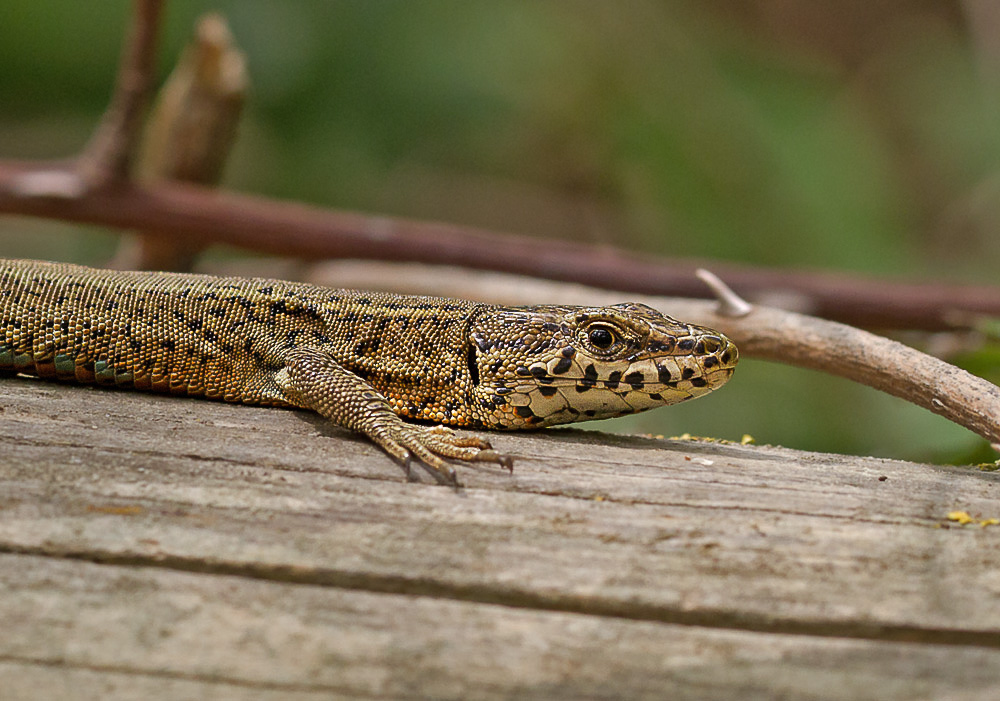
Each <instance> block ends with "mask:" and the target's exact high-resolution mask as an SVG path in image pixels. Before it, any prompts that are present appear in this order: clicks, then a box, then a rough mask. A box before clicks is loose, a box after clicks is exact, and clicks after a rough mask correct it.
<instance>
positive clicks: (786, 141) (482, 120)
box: [0, 0, 1000, 459]
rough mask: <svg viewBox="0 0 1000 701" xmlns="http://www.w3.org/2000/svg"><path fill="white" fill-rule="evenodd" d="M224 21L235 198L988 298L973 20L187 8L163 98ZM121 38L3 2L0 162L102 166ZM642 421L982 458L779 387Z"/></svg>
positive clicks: (737, 12)
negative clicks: (241, 105)
mask: <svg viewBox="0 0 1000 701" xmlns="http://www.w3.org/2000/svg"><path fill="white" fill-rule="evenodd" d="M778 5H781V6H782V7H783V6H785V5H789V4H778ZM791 5H795V3H792V4H791ZM931 5H933V4H931ZM942 6H943V4H942ZM786 9H787V8H786ZM208 10H220V11H222V12H223V13H224V14H225V15H226V16H227V17H228V19H229V21H230V24H231V27H232V29H233V32H234V34H235V36H236V38H237V41H238V43H239V44H240V46H241V47H242V48H243V49H244V50H245V51H246V53H247V56H248V60H249V68H250V73H251V76H252V80H253V86H254V87H253V93H252V97H251V100H250V103H249V106H248V110H247V114H246V119H245V122H244V124H243V127H242V130H241V136H240V139H239V141H238V145H237V150H236V153H235V154H234V156H233V159H232V162H231V163H230V166H229V168H228V171H227V185H228V186H230V187H234V188H237V189H241V190H245V191H250V192H259V193H264V194H267V195H271V196H280V197H286V198H293V199H298V200H304V201H311V202H316V203H319V204H324V205H329V206H336V207H347V208H353V209H361V210H367V211H373V212H381V213H386V214H397V215H403V216H417V217H426V218H433V219H437V220H445V221H453V222H456V223H468V224H473V225H481V226H488V227H492V228H494V229H497V230H507V231H513V232H519V233H529V234H537V235H543V236H557V237H572V238H576V239H583V240H593V241H596V242H605V241H610V242H614V243H616V244H619V245H622V246H627V247H631V248H636V249H641V250H647V251H650V252H655V253H659V254H666V255H675V256H698V257H716V258H725V259H730V260H735V261H740V262H745V263H750V264H766V265H777V266H795V267H814V268H828V269H846V270H854V271H863V272H866V273H870V274H872V275H877V276H881V277H887V278H888V277H891V276H894V275H899V274H907V275H910V276H925V277H934V278H939V279H940V278H950V279H953V280H956V281H962V280H979V281H984V282H990V281H992V279H993V270H995V268H996V265H997V262H998V260H997V259H998V257H1000V244H998V243H997V242H998V241H1000V237H998V236H997V235H996V234H997V231H996V228H997V222H998V221H1000V217H998V216H994V215H996V214H1000V179H998V178H997V176H996V170H997V163H998V159H1000V128H998V126H1000V120H998V119H997V118H996V117H997V115H996V107H997V104H998V100H997V94H996V85H997V80H996V79H997V76H996V75H994V74H992V73H991V72H990V64H989V62H988V56H979V55H977V53H976V46H975V44H974V42H973V41H972V40H971V39H970V38H969V36H968V34H967V32H966V29H965V27H964V26H963V24H962V21H961V18H956V17H954V16H953V15H952V14H950V13H949V12H947V11H944V10H934V9H930V8H929V7H928V6H927V4H926V3H920V2H916V0H914V1H913V2H910V3H908V2H902V3H894V4H893V5H892V9H891V12H890V11H888V10H886V11H883V10H879V9H878V4H877V3H876V4H873V5H872V7H870V8H867V9H865V10H863V13H866V14H865V15H864V17H862V18H860V19H859V18H858V17H857V16H855V15H856V13H857V12H862V10H860V9H859V6H856V5H854V4H852V5H837V4H836V3H834V4H827V3H816V4H814V5H810V4H801V7H799V8H798V10H797V12H798V13H799V14H798V15H794V16H792V17H786V16H784V15H783V14H782V13H783V10H782V9H781V8H780V7H778V6H776V5H774V4H769V10H768V11H767V12H765V11H764V10H762V9H761V8H760V7H758V6H757V4H755V3H743V2H736V0H732V1H729V2H726V1H724V0H715V1H713V2H699V1H696V0H690V1H687V2H683V1H679V0H676V1H671V2H652V1H643V0H628V1H627V2H622V3H610V2H600V1H598V0H545V1H538V2H531V3H527V2H522V1H515V0H424V1H423V2H419V3H414V2H402V1H401V0H381V1H379V2H372V1H371V0H339V1H337V2H325V1H321V0H311V1H302V2H278V1H277V0H225V1H221V2H215V3H208V2H204V1H202V0H173V1H172V2H169V3H167V26H166V31H165V35H164V38H163V50H162V51H161V55H162V57H163V59H162V69H161V74H162V75H163V76H165V75H166V72H167V71H168V70H169V65H170V62H171V61H172V59H173V57H175V56H176V55H177V52H178V51H179V49H180V47H181V46H182V45H183V43H184V41H186V39H187V37H188V35H189V34H190V31H191V27H192V25H193V22H194V20H195V18H196V17H197V16H198V15H199V14H200V13H202V12H205V11H208ZM126 12H127V4H126V3H67V2H64V1H61V0H5V2H3V3H0V65H3V66H4V70H2V71H0V153H2V154H3V155H5V156H10V157H48V156H61V155H66V154H69V153H72V152H73V151H75V150H76V149H78V148H79V147H80V145H82V144H83V143H84V142H85V140H86V138H87V136H88V134H89V131H90V129H91V128H92V126H93V124H94V123H95V122H96V120H97V118H98V117H99V114H100V112H101V110H102V109H103V107H104V105H105V103H106V101H107V97H108V95H109V93H110V90H111V84H112V79H113V76H114V71H115V67H116V63H117V54H118V49H119V46H120V43H121V35H122V31H123V28H124V26H125V24H126V21H125V20H126ZM789 12H790V10H789ZM861 19H863V20H864V21H861ZM791 20H795V21H791ZM994 69H995V67H994ZM25 226H28V225H25ZM21 227H22V225H21V224H18V223H14V222H7V223H5V224H4V225H3V228H4V230H5V231H6V232H8V234H7V235H8V237H10V238H12V239H13V242H12V243H11V244H10V245H5V249H4V252H5V253H11V254H17V255H36V256H39V257H46V258H63V257H82V258H87V257H88V256H90V257H95V256H96V255H97V254H96V253H95V252H94V250H93V249H87V248H86V247H85V246H84V245H83V244H81V243H79V241H80V240H81V239H80V238H79V235H78V234H76V233H73V234H72V235H70V236H67V235H65V234H64V233H60V232H64V231H65V227H54V228H53V229H51V231H55V232H57V233H50V234H45V235H44V236H48V237H49V238H44V237H43V238H37V237H35V236H32V237H25V236H23V235H20V234H22V233H23V231H25V229H23V228H21ZM30 229H31V231H33V232H35V231H37V226H36V225H34V224H32V225H30ZM47 231H49V230H47ZM53 237H54V238H53ZM107 240H108V239H106V238H103V239H100V243H99V244H98V245H99V246H100V247H101V248H100V250H101V251H106V248H107V245H108V244H107ZM70 241H72V243H69V242H70ZM33 242H39V243H37V244H36V243H33ZM54 242H59V243H58V244H56V243H54ZM33 245H34V248H33ZM872 303H873V304H877V300H872ZM996 360H997V359H996V358H988V359H987V358H985V356H983V364H982V367H981V368H980V370H981V371H983V372H996V371H995V368H996V367H997V366H998V365H997V363H996ZM637 421H639V423H637V424H636V426H637V427H638V428H640V429H643V430H648V431H650V432H653V433H681V432H684V431H689V432H691V433H701V434H706V435H718V436H720V437H728V438H739V436H740V435H742V434H743V433H751V434H754V435H755V436H756V437H757V438H758V439H759V440H760V441H762V442H773V443H785V444H788V445H791V446H795V447H801V448H817V449H826V450H843V451H847V452H859V453H874V454H880V455H894V456H898V457H916V458H920V457H929V458H933V459H942V456H943V455H945V454H947V453H949V452H951V454H953V455H957V454H960V453H961V451H963V450H967V449H971V447H972V446H974V445H978V443H977V441H976V440H975V439H974V437H971V436H970V435H969V434H968V433H966V432H964V431H962V430H961V429H957V428H954V427H951V426H949V425H948V424H947V423H946V422H944V421H943V420H941V419H939V418H936V417H933V416H930V415H929V414H927V413H926V412H922V411H920V410H916V409H910V408H908V407H905V406H904V405H903V403H902V402H899V401H897V400H892V399H887V398H883V397H881V396H878V395H877V394H876V393H874V392H870V391H867V390H864V389H863V388H854V387H850V386H848V385H847V383H845V382H842V381H837V380H831V379H828V378H821V377H817V376H815V375H814V374H812V373H804V372H800V371H792V370H787V369H784V368H776V367H772V366H767V365H765V364H760V363H746V364H745V366H744V367H742V368H741V369H740V371H739V372H738V373H737V375H736V378H735V379H734V381H733V382H732V383H731V385H730V387H727V388H726V389H725V390H724V391H723V392H720V393H719V394H718V395H716V396H712V397H709V398H706V399H704V400H700V402H698V403H694V404H693V405H691V406H690V407H688V406H685V407H683V408H679V409H675V410H673V411H662V412H656V413H655V414H651V415H649V416H648V417H642V418H640V419H637ZM612 426H616V425H615V424H612Z"/></svg>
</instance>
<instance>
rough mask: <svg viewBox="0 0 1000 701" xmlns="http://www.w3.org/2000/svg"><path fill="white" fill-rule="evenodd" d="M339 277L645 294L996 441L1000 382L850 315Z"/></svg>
mask: <svg viewBox="0 0 1000 701" xmlns="http://www.w3.org/2000/svg"><path fill="white" fill-rule="evenodd" d="M310 278H311V279H312V281H313V282H318V283H320V284H330V285H334V286H354V287H361V288H366V289H367V288H374V289H379V288H384V287H385V284H386V281H391V284H392V286H393V288H394V289H402V290H404V291H406V292H411V293H416V294H428V293H438V294H451V295H454V296H461V297H468V298H471V299H480V300H483V301H488V302H494V303H498V304H537V303H538V302H540V301H545V302H546V303H563V304H613V303H616V302H621V301H623V300H625V299H630V300H632V301H637V302H643V303H645V304H648V305H650V306H652V307H655V308H657V309H660V310H661V311H663V312H665V313H667V314H670V315H671V316H675V317H678V318H680V319H684V320H685V321H690V322H693V323H696V324H703V325H705V326H709V327H711V328H716V329H719V330H720V331H722V332H723V333H725V334H726V335H727V336H729V337H730V338H732V339H733V341H735V342H736V345H737V347H738V348H739V349H740V354H741V355H743V356H744V357H752V358H762V359H765V360H774V361H777V362H781V363H786V364H789V365H796V366H799V367H803V368H808V369H810V370H819V371H821V372H826V373H829V374H831V375H837V376H839V377H843V378H845V379H848V380H853V381H854V382H859V383H861V384H864V385H868V386H869V387H874V388H875V389H877V390H881V391H882V392H886V393H887V394H891V395H893V396H895V397H900V398H901V399H905V400H906V401H908V402H912V403H913V404H916V405H917V406H921V407H923V408H925V409H928V410H930V411H932V412H934V413H935V414H940V415H941V416H943V417H945V418H946V419H948V420H950V421H953V422H955V423H957V424H958V425H960V426H963V427H965V428H967V429H969V430H970V431H973V432H974V433H976V434H978V435H980V436H982V437H983V438H985V439H986V440H988V441H990V443H993V444H1000V388H998V387H997V386H996V385H994V384H992V383H990V382H987V381H986V380H984V379H982V378H980V377H976V376H975V375H973V374H971V373H968V372H966V371H965V370H962V369H961V368H958V367H955V366H954V365H951V364H949V363H946V362H944V361H943V360H939V359H938V358H935V357H933V356H930V355H927V354H926V353H921V352H920V351H918V350H916V349H914V348H911V347H909V346H906V345H903V344H902V343H898V342H896V341H893V340H891V339H888V338H884V337H882V336H876V335H875V334H872V333H868V332H867V331H863V330H861V329H857V328H854V327H851V326H847V325H845V324H840V323H837V322H834V321H828V320H826V319H818V318H816V317H810V316H806V315H803V314H797V313H794V312H788V311H784V310H782V309H775V308H770V307H762V306H759V305H757V306H754V307H753V310H752V311H751V312H750V313H749V314H748V315H746V316H742V317H739V318H733V317H731V316H722V315H720V314H719V313H717V306H718V305H717V303H715V302H707V301H703V300H694V299H686V298H670V297H646V296H636V295H630V294H628V293H623V292H609V291H607V290H598V289H594V288H587V287H584V286H578V285H563V284H558V283H548V282H544V281H541V280H532V279H530V278H521V277H518V278H514V277H512V276H504V275H486V276H484V275H482V274H475V275H474V274H470V273H467V272H463V271H459V270H448V269H444V268H441V267H433V268H432V267H427V266H416V265H409V266H397V265H392V264H387V263H384V264H377V265H373V264H371V263H370V262H366V263H364V264H352V263H351V262H346V263H326V264H323V265H321V266H317V267H316V268H315V269H314V271H313V273H312V274H311V275H310Z"/></svg>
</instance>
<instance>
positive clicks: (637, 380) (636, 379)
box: [625, 371, 646, 389]
mask: <svg viewBox="0 0 1000 701" xmlns="http://www.w3.org/2000/svg"><path fill="white" fill-rule="evenodd" d="M625 382H626V383H627V384H630V385H632V389H639V388H640V387H642V385H643V384H644V383H645V382H646V378H645V377H643V375H642V373H641V372H638V371H636V372H630V373H629V374H627V375H626V376H625Z"/></svg>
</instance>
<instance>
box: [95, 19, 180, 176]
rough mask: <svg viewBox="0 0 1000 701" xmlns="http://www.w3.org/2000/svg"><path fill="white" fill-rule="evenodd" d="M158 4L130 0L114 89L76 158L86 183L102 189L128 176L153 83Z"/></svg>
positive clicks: (157, 29) (158, 21) (157, 31)
mask: <svg viewBox="0 0 1000 701" xmlns="http://www.w3.org/2000/svg"><path fill="white" fill-rule="evenodd" d="M162 5H163V3H162V2H161V0H133V3H132V18H131V24H130V26H129V30H128V34H127V36H126V38H125V48H124V50H123V51H122V56H121V62H120V65H119V69H118V76H117V80H116V82H115V92H114V95H113V96H112V98H111V103H110V104H109V105H108V109H107V110H106V111H105V113H104V116H103V117H102V119H101V123H100V124H99V125H98V127H97V130H96V131H95V132H94V135H93V136H92V137H91V139H90V142H89V143H88V144H87V146H86V148H85V149H84V151H83V153H82V154H81V155H80V158H79V159H78V161H77V168H76V172H77V174H78V175H79V177H80V179H81V180H82V181H83V185H84V188H85V189H100V188H102V187H104V186H105V185H108V184H110V183H113V182H115V181H117V180H123V179H125V178H126V177H127V176H128V171H129V165H130V163H129V161H130V159H131V158H132V156H133V154H134V153H135V147H136V144H137V143H138V139H139V134H140V131H141V129H142V119H143V111H144V110H145V108H146V100H147V98H148V96H149V92H150V90H151V88H152V85H153V74H154V68H155V62H156V45H157V35H158V33H159V25H160V15H161V11H162Z"/></svg>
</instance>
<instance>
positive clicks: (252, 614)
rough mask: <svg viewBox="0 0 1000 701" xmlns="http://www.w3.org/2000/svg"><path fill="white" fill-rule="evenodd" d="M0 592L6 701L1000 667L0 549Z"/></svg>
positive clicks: (857, 680) (322, 693)
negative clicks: (63, 691)
mask: <svg viewBox="0 0 1000 701" xmlns="http://www.w3.org/2000/svg"><path fill="white" fill-rule="evenodd" d="M0 590H2V591H3V596H2V597H0V625H2V626H3V629H4V630H7V631H10V630H20V631H23V634H22V635H19V636H4V639H2V640H0V683H2V684H3V688H4V689H5V693H4V698H5V699H8V701H9V700H10V699H11V698H12V696H11V695H9V694H10V691H11V690H12V689H17V688H19V687H18V685H17V683H16V680H17V678H18V677H19V676H20V675H22V674H26V673H27V674H26V679H28V680H30V683H31V686H24V687H21V688H22V689H23V693H20V692H19V696H18V695H15V696H14V697H13V698H24V699H29V698H30V699H36V698H39V696H38V690H39V685H41V686H42V688H48V689H53V688H54V687H55V686H56V685H55V684H54V683H53V681H52V677H53V676H56V677H59V678H60V683H63V684H65V685H66V687H67V688H70V687H69V685H70V684H72V685H73V686H72V689H73V693H71V694H67V695H66V696H65V697H67V698H75V699H79V698H95V699H96V698H108V696H107V689H108V688H109V687H111V688H113V689H114V691H115V694H114V695H115V698H123V697H126V696H127V697H137V698H138V697H140V696H141V697H142V698H150V699H159V698H179V697H186V698H204V697H207V696H209V695H210V696H211V697H212V698H259V699H271V698H287V699H295V700H298V699H312V698H329V697H331V696H338V697H352V698H398V697H405V696H411V697H424V698H442V699H465V698H470V697H475V698H485V699H493V698H518V699H552V698H572V699H588V698H589V699H616V698H650V699H657V698H665V697H669V698H675V699H684V698H737V697H738V698H744V699H745V698H754V697H759V698H775V697H808V698H841V699H864V698H872V699H876V698H878V699H887V698H889V699H892V698H898V699H913V698H929V697H935V698H942V697H946V696H947V695H948V694H949V693H950V692H956V691H961V694H962V698H963V699H964V698H976V697H979V698H983V699H986V698H989V696H987V692H989V691H990V690H991V687H992V686H993V685H994V684H995V682H996V671H995V670H996V669H997V667H998V666H1000V651H998V650H990V649H984V648H976V647H961V646H957V647H956V646H936V645H912V644H905V643H896V642H882V641H867V640H848V639H839V640H833V639H828V638H815V637H809V636H792V635H781V634H770V633H748V632H743V631H734V630H721V629H708V628H698V627H685V626H678V625H674V624H665V623H656V622H650V621H630V620H624V619H617V618H606V617H600V616H589V615H579V614H569V613H561V612H551V611H538V610H533V609H518V608H512V607H506V606H497V605H489V604H477V603H471V602H456V601H451V600H447V599H438V598H432V597H413V596H405V595H399V594H373V593H370V592H360V591H352V590H342V589H337V588H330V587H317V586H302V585H294V584H286V583H279V582H268V581H261V580H254V579H251V578H246V577H236V576H215V575H212V576H206V575H200V574H192V573H183V572H174V571H170V570H163V569H154V568H144V567H123V566H100V565H95V564H91V563H83V562H72V561H65V560H58V559H54V558H42V557H32V556H13V555H7V556H0ZM30 624H33V625H30ZM12 626H13V627H12ZM32 672H33V674H32ZM53 672H54V673H55V674H53ZM9 682H14V685H13V686H11V684H10V683H9ZM161 684H162V685H164V687H163V688H162V689H161V688H159V687H160V685H161ZM994 691H995V689H994ZM43 697H47V698H55V697H56V696H55V695H54V694H45V695H43ZM956 698H957V696H956Z"/></svg>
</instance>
